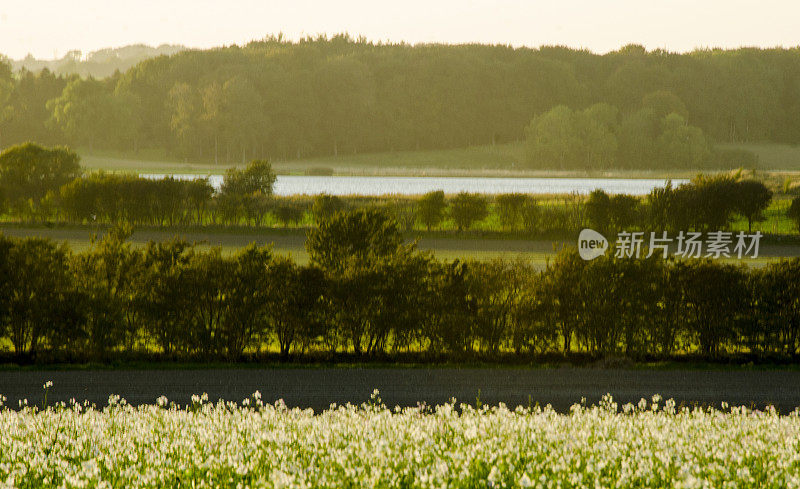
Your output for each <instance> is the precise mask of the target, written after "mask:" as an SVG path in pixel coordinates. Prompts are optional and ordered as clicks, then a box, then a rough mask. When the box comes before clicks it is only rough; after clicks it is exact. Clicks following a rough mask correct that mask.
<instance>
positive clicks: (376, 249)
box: [306, 209, 404, 273]
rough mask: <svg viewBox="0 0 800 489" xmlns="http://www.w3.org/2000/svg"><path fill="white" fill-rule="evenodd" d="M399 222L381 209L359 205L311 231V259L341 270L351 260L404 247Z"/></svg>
mask: <svg viewBox="0 0 800 489" xmlns="http://www.w3.org/2000/svg"><path fill="white" fill-rule="evenodd" d="M403 247H404V245H403V235H402V233H401V232H400V228H399V226H398V225H397V222H396V221H394V220H392V219H391V218H390V216H389V214H388V213H386V212H385V211H382V210H379V209H357V210H353V211H349V212H342V213H339V214H335V215H334V216H333V217H331V218H330V219H326V220H323V221H321V222H319V223H318V225H317V227H316V228H313V229H310V230H309V231H308V236H307V238H306V250H308V254H309V257H310V259H311V263H312V264H314V265H318V266H319V267H321V268H322V269H323V270H327V271H330V272H333V273H341V272H343V271H344V270H345V269H347V267H348V264H349V263H350V262H351V261H355V262H358V263H370V262H374V261H376V260H380V259H383V258H385V257H387V256H389V255H391V254H393V253H397V252H398V250H400V249H402V248H403Z"/></svg>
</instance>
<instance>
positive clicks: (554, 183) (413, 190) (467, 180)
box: [142, 173, 687, 195]
mask: <svg viewBox="0 0 800 489" xmlns="http://www.w3.org/2000/svg"><path fill="white" fill-rule="evenodd" d="M142 176H143V177H145V178H153V179H159V178H163V177H164V176H166V175H163V174H152V173H148V174H142ZM205 176H206V175H174V177H175V178H180V179H194V178H202V177H205ZM209 180H210V182H211V185H213V186H214V188H216V189H218V188H219V186H220V184H221V183H222V175H211V176H210V177H209ZM686 181H687V180H681V179H677V180H673V184H675V185H678V184H681V183H684V182H686ZM664 184H665V181H664V180H659V179H652V178H651V179H639V178H486V177H348V176H329V177H321V176H301V175H279V176H278V180H277V181H276V182H275V194H276V195H300V194H307V195H317V194H323V193H324V194H329V195H385V194H402V195H416V194H424V193H426V192H430V191H433V190H444V192H445V193H448V194H455V193H458V192H480V193H484V194H507V193H525V194H562V193H570V192H578V193H581V194H587V193H589V192H591V191H592V190H595V189H602V190H605V191H606V192H607V193H611V194H631V195H644V194H647V193H649V192H650V191H651V190H652V189H654V188H656V187H663V186H664Z"/></svg>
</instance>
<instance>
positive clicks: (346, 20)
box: [0, 0, 800, 58]
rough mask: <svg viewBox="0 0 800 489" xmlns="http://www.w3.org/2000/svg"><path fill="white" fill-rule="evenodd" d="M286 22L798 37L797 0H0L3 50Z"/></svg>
mask: <svg viewBox="0 0 800 489" xmlns="http://www.w3.org/2000/svg"><path fill="white" fill-rule="evenodd" d="M278 32H283V33H284V34H285V35H286V36H287V37H288V38H290V39H297V38H298V37H302V36H305V35H309V34H310V35H315V34H319V33H327V34H335V33H338V32H349V33H350V34H352V35H363V36H366V37H367V38H368V39H370V40H374V41H379V40H390V41H407V42H411V43H418V42H450V43H463V42H482V43H500V44H512V45H515V46H521V45H526V46H539V45H542V44H563V45H568V46H573V47H585V48H589V49H591V50H593V51H596V52H607V51H610V50H614V49H617V48H619V47H620V46H622V45H624V44H628V43H638V44H643V45H644V46H646V47H647V48H649V49H654V48H666V49H669V50H671V51H687V50H691V49H693V48H695V47H717V46H718V47H738V46H764V47H772V46H797V45H800V2H798V1H796V0H759V1H756V0H749V1H742V0H722V1H718V0H714V1H703V0H673V1H667V0H551V1H542V2H539V1H533V0H529V1H521V0H495V1H488V0H399V1H398V0H393V1H391V2H388V1H386V2H385V1H378V0H325V1H310V0H274V1H272V0H262V1H255V0H218V1H207V0H159V1H154V0H138V1H137V0H126V1H124V2H123V1H120V0H72V1H68V0H0V53H4V54H6V55H8V56H11V57H12V58H21V57H23V56H25V55H26V54H28V53H32V54H33V55H34V56H36V57H39V58H53V57H60V56H62V55H63V54H64V53H65V52H67V51H69V50H71V49H79V50H81V51H83V52H84V53H87V52H89V51H92V50H96V49H99V48H103V47H118V46H123V45H126V44H133V43H146V44H151V45H157V44H162V43H170V44H184V45H187V46H192V47H210V46H219V45H223V44H234V43H236V44H241V43H245V42H247V41H250V40H253V39H261V38H263V37H265V36H266V35H268V34H276V33H278Z"/></svg>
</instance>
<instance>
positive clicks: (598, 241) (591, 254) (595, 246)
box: [578, 229, 608, 260]
mask: <svg viewBox="0 0 800 489" xmlns="http://www.w3.org/2000/svg"><path fill="white" fill-rule="evenodd" d="M607 250H608V240H607V239H606V238H605V236H603V235H602V234H600V233H598V232H597V231H595V230H593V229H584V230H583V231H581V234H579V235H578V253H579V254H580V255H581V258H583V259H584V260H594V259H595V258H597V257H598V256H602V255H604V254H605V252H606V251H607Z"/></svg>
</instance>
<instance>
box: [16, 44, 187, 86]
mask: <svg viewBox="0 0 800 489" xmlns="http://www.w3.org/2000/svg"><path fill="white" fill-rule="evenodd" d="M185 49H186V47H185V46H180V45H172V44H162V45H160V46H158V47H155V48H154V47H151V46H147V45H144V44H134V45H131V46H123V47H121V48H106V49H100V50H98V51H92V52H91V53H89V54H88V55H86V56H83V54H82V53H81V52H80V51H70V52H68V53H67V54H65V55H64V57H63V58H61V59H36V58H34V57H33V56H31V55H30V54H29V55H28V56H26V57H25V58H24V59H20V60H11V67H12V69H13V70H14V71H15V72H18V71H21V70H23V69H26V70H28V71H33V72H39V71H41V70H43V69H44V68H47V69H48V70H50V71H51V72H53V73H55V74H56V75H80V76H82V77H89V76H92V77H94V78H106V77H109V76H111V75H113V74H114V72H115V71H117V70H119V71H122V72H124V71H127V70H128V69H129V68H130V67H132V66H134V65H136V64H137V63H139V62H140V61H144V60H146V59H150V58H155V57H156V56H161V55H172V54H175V53H178V52H180V51H183V50H185Z"/></svg>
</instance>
